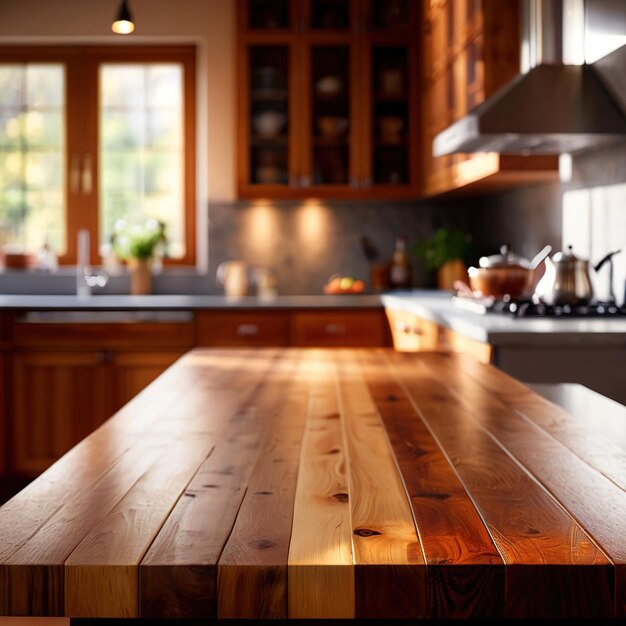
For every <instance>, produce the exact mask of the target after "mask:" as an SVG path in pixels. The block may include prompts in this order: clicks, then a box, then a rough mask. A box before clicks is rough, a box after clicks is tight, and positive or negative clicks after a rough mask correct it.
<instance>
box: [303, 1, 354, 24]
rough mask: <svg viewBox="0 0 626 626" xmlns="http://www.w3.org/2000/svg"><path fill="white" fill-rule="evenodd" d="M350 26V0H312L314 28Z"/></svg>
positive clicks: (312, 22)
mask: <svg viewBox="0 0 626 626" xmlns="http://www.w3.org/2000/svg"><path fill="white" fill-rule="evenodd" d="M349 27H350V2H349V0H311V28H312V29H313V30H345V29H347V28H349Z"/></svg>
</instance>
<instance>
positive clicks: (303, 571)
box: [288, 351, 355, 619]
mask: <svg viewBox="0 0 626 626" xmlns="http://www.w3.org/2000/svg"><path fill="white" fill-rule="evenodd" d="M306 377H307V381H308V383H309V385H310V391H309V393H310V399H309V406H308V414H307V421H306V427H305V431H304V437H303V441H302V453H301V456H300V469H299V474H298V485H297V488H296V497H295V505H294V514H293V530H292V534H291V543H290V546H289V559H288V564H289V575H288V595H289V598H288V608H289V617H290V618H301V619H306V618H335V619H339V618H351V617H354V610H355V606H354V564H353V558H352V527H351V521H350V490H349V488H348V477H347V475H346V445H345V441H344V437H343V433H342V427H341V423H340V420H339V419H336V418H338V417H339V407H338V400H337V391H336V388H335V381H334V378H333V377H332V375H331V373H330V372H329V368H328V363H327V359H325V358H324V357H323V356H322V353H320V352H319V351H313V352H310V353H308V355H307V369H306Z"/></svg>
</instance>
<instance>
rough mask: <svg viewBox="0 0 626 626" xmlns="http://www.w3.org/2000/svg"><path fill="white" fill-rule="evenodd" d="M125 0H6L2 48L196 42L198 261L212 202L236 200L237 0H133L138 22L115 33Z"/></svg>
mask: <svg viewBox="0 0 626 626" xmlns="http://www.w3.org/2000/svg"><path fill="white" fill-rule="evenodd" d="M118 7H119V0H0V45H6V44H11V43H51V44H72V43H106V44H116V45H133V44H142V43H145V44H150V43H194V44H196V45H197V47H198V57H197V66H198V75H197V88H198V96H197V97H198V102H197V110H198V119H197V133H198V137H197V149H198V155H197V162H198V172H197V174H198V175H197V180H198V193H197V198H198V211H197V215H198V218H197V233H198V259H199V260H200V264H201V265H203V264H204V263H205V262H206V259H207V236H206V233H207V205H208V202H209V200H231V199H233V198H234V197H235V84H236V81H235V2H234V0H130V8H131V11H132V13H133V16H134V20H135V23H136V25H137V29H136V31H135V32H134V33H133V34H132V35H129V36H120V35H114V34H113V33H112V32H111V22H112V20H113V17H114V15H115V14H116V12H117V9H118Z"/></svg>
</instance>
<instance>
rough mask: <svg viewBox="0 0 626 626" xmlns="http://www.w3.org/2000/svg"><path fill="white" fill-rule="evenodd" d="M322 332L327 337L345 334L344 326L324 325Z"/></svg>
mask: <svg viewBox="0 0 626 626" xmlns="http://www.w3.org/2000/svg"><path fill="white" fill-rule="evenodd" d="M324 331H325V332H326V334H327V335H333V336H337V335H345V334H346V331H347V329H346V326H345V324H326V327H325V328H324Z"/></svg>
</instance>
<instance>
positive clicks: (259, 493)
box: [254, 491, 274, 496]
mask: <svg viewBox="0 0 626 626" xmlns="http://www.w3.org/2000/svg"><path fill="white" fill-rule="evenodd" d="M273 493H274V492H273V491H255V492H254V495H255V496H271V495H272V494H273Z"/></svg>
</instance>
